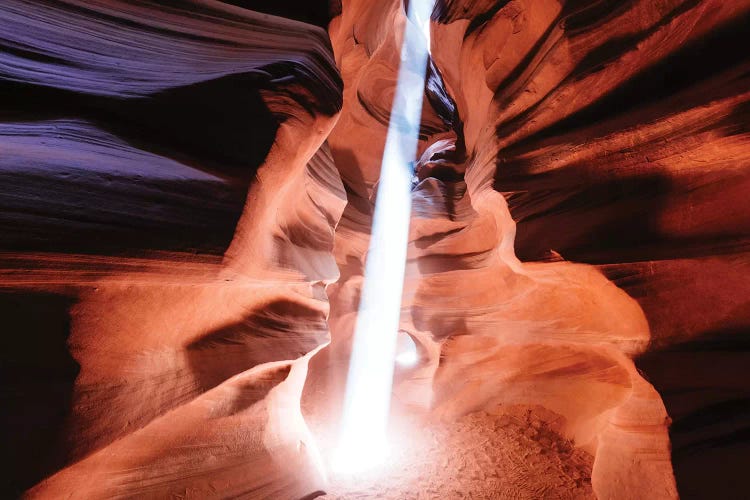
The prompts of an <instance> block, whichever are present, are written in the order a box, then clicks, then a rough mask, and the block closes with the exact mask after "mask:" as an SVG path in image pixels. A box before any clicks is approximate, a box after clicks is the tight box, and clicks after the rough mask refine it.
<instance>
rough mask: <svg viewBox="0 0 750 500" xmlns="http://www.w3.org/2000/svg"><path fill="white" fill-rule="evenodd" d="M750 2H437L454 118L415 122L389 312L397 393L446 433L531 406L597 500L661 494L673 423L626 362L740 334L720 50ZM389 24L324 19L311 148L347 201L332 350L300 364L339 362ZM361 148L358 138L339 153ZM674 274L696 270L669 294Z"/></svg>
mask: <svg viewBox="0 0 750 500" xmlns="http://www.w3.org/2000/svg"><path fill="white" fill-rule="evenodd" d="M748 8H750V4H748V2H737V3H726V2H711V1H697V2H681V1H673V2H660V3H653V2H645V1H643V2H639V1H632V2H616V3H615V2H594V1H592V2H559V1H556V0H538V1H536V0H535V1H512V2H447V1H446V2H439V4H438V6H437V7H436V9H435V11H434V13H433V21H435V22H434V23H433V25H432V30H431V35H432V63H431V67H434V68H435V69H436V70H437V71H438V72H439V74H440V75H441V82H440V86H441V88H442V90H441V91H440V92H434V90H433V95H441V94H442V95H445V96H448V102H451V103H454V106H455V112H454V114H453V115H452V116H453V117H454V118H453V119H452V120H447V119H444V120H443V123H444V125H443V126H444V127H447V128H445V129H443V130H438V129H434V130H431V129H429V128H428V125H429V123H430V120H429V118H427V117H425V118H424V122H423V136H422V137H421V144H420V153H422V152H424V153H423V154H422V159H421V160H420V162H419V163H418V168H419V169H420V172H419V173H418V175H419V179H420V181H421V182H420V183H419V184H418V186H417V187H416V188H415V189H414V191H413V193H414V194H413V204H414V205H413V211H412V224H411V238H410V240H411V243H410V248H409V264H408V266H407V277H406V280H405V294H404V304H403V310H402V328H403V329H404V330H406V331H408V332H409V333H410V334H411V335H412V336H413V337H414V338H416V339H418V341H419V343H420V346H419V350H420V353H421V355H422V363H421V364H420V365H419V366H418V367H417V368H415V369H413V370H406V371H403V370H402V371H401V372H399V374H397V384H396V388H395V394H396V398H397V399H398V400H399V401H401V402H402V403H404V404H406V405H416V406H419V407H421V408H423V410H422V411H427V412H428V413H431V414H434V415H438V416H441V417H442V418H443V419H445V421H453V420H455V419H456V418H459V417H461V416H462V415H466V414H468V413H471V412H476V411H486V410H490V409H493V408H495V407H497V406H498V405H500V406H508V405H517V404H521V405H525V404H530V405H541V406H543V407H545V408H547V409H548V410H551V411H552V412H553V413H554V414H556V415H558V416H560V417H562V419H563V421H564V424H563V425H562V432H563V434H564V435H565V436H567V437H569V438H571V439H573V440H574V442H575V444H576V446H579V447H582V448H583V449H585V450H587V451H589V452H591V453H592V454H593V455H594V463H593V470H592V475H591V481H592V485H593V491H594V493H595V494H596V495H597V496H598V497H600V498H638V497H643V496H648V497H650V498H676V497H677V488H676V483H675V478H674V474H673V470H672V464H671V458H672V457H671V454H670V441H669V435H668V425H669V422H670V419H669V417H668V415H667V411H666V408H665V406H664V403H663V402H662V400H661V398H660V397H659V393H657V391H656V390H655V389H654V387H653V386H652V385H651V384H650V383H649V382H648V381H647V380H646V379H644V377H643V375H642V374H641V373H640V372H639V370H638V369H637V368H636V366H635V363H634V360H637V359H638V357H639V356H641V355H643V354H644V353H645V352H647V351H649V350H653V349H655V348H657V347H658V346H660V345H664V344H665V343H674V342H681V341H684V340H685V339H687V338H691V337H693V336H695V335H706V334H710V333H711V329H712V328H717V329H720V328H722V327H723V325H724V324H726V321H727V320H729V322H731V324H733V325H745V324H746V323H745V320H746V318H745V316H746V315H745V314H744V313H743V312H742V311H744V310H745V309H746V308H745V307H744V306H745V305H746V304H745V302H746V300H745V298H746V294H743V293H742V291H744V289H745V288H746V287H745V286H744V285H743V284H742V283H739V281H738V282H737V283H736V284H735V283H733V282H734V281H735V280H732V278H731V277H730V274H729V270H730V269H735V270H738V271H740V270H741V269H744V267H746V266H745V264H746V254H745V253H744V250H745V249H744V246H745V243H744V238H745V233H746V232H745V231H744V229H743V228H744V227H745V225H746V222H747V221H746V217H745V216H744V214H746V213H747V211H746V210H744V211H743V210H742V207H743V206H744V205H745V204H746V203H745V201H746V200H745V198H744V197H742V198H741V195H740V194H739V193H740V192H742V189H743V188H742V186H744V183H745V180H746V179H747V175H746V174H745V171H744V170H743V169H744V167H745V163H746V161H745V156H746V152H747V151H748V148H747V145H748V137H747V131H746V127H745V126H744V123H745V122H746V120H745V119H744V118H746V117H745V107H746V106H744V103H745V100H746V97H745V92H746V88H747V82H746V81H745V77H746V73H747V67H746V66H747V59H746V57H745V56H744V55H743V54H738V53H737V52H736V51H735V50H731V47H732V46H734V45H735V44H736V43H737V42H738V40H742V39H743V38H742V37H743V36H744V35H742V34H741V33H740V31H741V30H740V28H739V27H740V26H741V25H742V24H743V22H744V21H745V20H746V18H747V13H748ZM403 22H405V20H404V14H403V10H402V7H401V4H400V3H399V2H390V3H388V7H381V8H378V9H376V8H374V7H372V6H371V5H367V4H365V3H362V2H357V1H350V2H343V6H342V13H341V15H340V16H339V17H338V18H335V19H334V20H333V21H332V23H331V25H330V27H329V32H330V33H331V39H332V41H333V46H334V51H335V53H336V60H337V62H338V64H339V66H340V68H341V72H342V75H343V78H344V82H345V98H344V108H343V111H342V115H341V118H340V119H339V122H338V124H337V126H336V127H335V128H334V130H333V132H332V134H331V136H330V138H329V140H330V142H331V145H332V149H333V155H334V158H336V161H337V166H338V167H339V169H340V171H341V172H342V178H343V180H344V184H345V186H346V188H347V192H348V194H349V201H350V203H349V205H347V208H346V210H345V211H344V215H343V218H342V221H341V223H340V224H339V227H338V229H337V234H336V246H335V250H336V255H337V262H338V264H339V268H340V269H341V279H340V280H339V282H338V283H336V284H335V285H334V286H332V287H331V288H330V292H329V295H330V297H331V303H332V313H331V314H332V316H331V325H332V333H333V342H332V345H331V347H330V348H329V349H328V350H327V351H324V352H322V353H321V354H319V355H318V356H317V357H321V359H325V360H327V361H326V362H325V363H324V362H322V361H321V363H320V364H321V366H325V365H326V363H328V364H333V365H337V366H339V368H338V370H339V372H345V369H344V368H341V366H342V365H345V360H346V357H347V354H346V353H347V350H348V348H349V347H348V346H349V342H350V337H351V335H352V333H353V326H354V323H355V322H354V314H355V312H356V305H357V302H358V293H359V292H358V290H359V287H360V286H361V282H362V278H363V276H362V275H363V269H364V260H365V258H366V250H367V243H368V232H369V224H370V222H371V221H370V218H371V214H372V201H373V199H374V197H373V195H372V193H373V191H374V190H375V189H376V183H377V173H378V171H379V156H378V155H376V154H373V152H378V151H382V148H383V142H382V141H383V140H384V137H385V123H386V117H387V116H388V114H387V113H388V109H389V104H390V100H391V96H390V94H389V93H388V89H389V88H392V86H393V83H392V82H393V80H394V78H395V75H396V72H397V68H398V61H397V60H396V59H395V54H396V53H397V48H398V47H399V43H400V31H401V30H400V26H401V24H402V23H403ZM386 48H387V51H388V52H387V53H389V54H391V56H390V58H389V57H387V55H386ZM696 56H700V57H704V56H708V57H709V58H711V62H706V64H697V63H696V61H695V57H696ZM699 66H700V67H699ZM434 87H436V84H433V88H434ZM354 96H356V99H355V98H354ZM428 111H429V110H428ZM439 116H441V117H442V116H445V114H442V115H439ZM377 130H379V131H380V133H375V131H377ZM430 132H432V133H430ZM357 137H363V138H365V137H366V139H365V140H360V141H358V142H357V147H354V146H353V145H352V141H353V139H352V138H357ZM438 152H442V153H443V154H445V152H450V155H449V156H448V157H441V156H440V155H439V154H438V155H436V153H438ZM440 167H442V168H440ZM446 169H447V171H448V172H450V174H449V175H448V174H446V173H445V172H446ZM662 179H663V180H662ZM694 193H695V194H694ZM725 196H726V197H727V198H726V199H725V198H724V197H725ZM725 203H726V206H725V205H724V204H725ZM657 204H658V205H657ZM662 206H663V207H664V208H662ZM686 211H688V212H689V214H690V215H686V214H685V212H686ZM725 211H728V212H729V213H727V214H726V215H723V213H724V212H725ZM719 214H721V215H719ZM719 219H721V220H720V221H719ZM714 221H715V222H714ZM682 235H685V236H684V237H683V236H682ZM687 242H690V243H688V244H685V243H687ZM707 252H717V254H719V255H716V256H715V257H713V258H711V260H708V259H705V258H702V257H703V256H706V255H708V253H707ZM738 252H739V253H738ZM725 256H726V257H725ZM519 257H520V260H519ZM675 257H680V258H682V260H680V261H672V260H670V259H674V258H675ZM693 257H701V259H700V260H691V259H692V258H693ZM566 258H571V259H572V260H575V261H578V262H579V263H572V262H566V261H565V260H564V259H566ZM725 259H727V260H725ZM634 260H636V261H641V262H637V263H633V261H634ZM523 261H537V262H533V263H532V262H526V263H524V262H523ZM722 261H723V262H726V264H722V263H721V262H722ZM671 262H674V264H672V263H671ZM730 262H731V264H730ZM585 263H590V264H607V265H605V266H603V267H601V268H599V269H597V268H596V267H593V266H590V265H586V264H585ZM709 263H710V265H711V266H712V269H713V270H714V271H716V272H717V273H719V276H724V278H723V279H729V280H731V281H732V284H731V286H729V287H728V289H727V292H726V293H720V292H719V291H718V289H717V285H716V283H717V282H716V281H714V280H713V278H709V276H712V274H711V273H712V271H706V272H705V273H703V272H701V271H699V266H703V265H708V264H709ZM736 266H739V267H736ZM661 269H664V271H660V270H661ZM678 269H680V270H682V269H686V270H687V269H690V270H691V271H692V273H693V275H694V276H696V278H695V280H694V281H693V280H690V281H688V282H687V283H686V286H687V289H686V290H685V291H684V292H683V291H681V286H680V285H678V284H676V283H675V280H677V279H678V278H677V273H678V272H680V271H678ZM693 270H694V271H693ZM742 275H743V273H742V272H741V271H740V272H739V273H738V276H742ZM703 276H705V278H701V277H703ZM608 278H609V279H608ZM610 279H611V280H613V281H614V284H613V282H611V281H610ZM710 283H713V284H710ZM615 285H618V286H620V287H621V288H623V289H624V291H625V292H628V293H629V295H628V294H626V293H624V291H623V290H622V289H618V288H617V287H616V286H615ZM693 290H694V291H695V292H698V291H705V292H707V293H708V294H709V295H708V296H706V297H700V298H699V299H697V300H698V301H699V303H703V302H704V301H705V303H706V306H705V307H703V306H701V309H699V311H700V312H699V311H695V312H693V311H688V310H689V309H690V304H691V301H692V300H696V299H692V298H688V297H689V295H690V293H691V291H693ZM729 290H731V292H730V291H729ZM649 292H651V293H649ZM717 294H718V295H717ZM662 298H663V299H665V300H667V302H666V304H665V303H663V302H662V301H661V299H662ZM634 299H636V300H634ZM678 304H679V305H678ZM709 304H714V306H713V307H712V306H710V305H709ZM665 305H666V306H667V307H668V308H667V309H666V310H664V309H662V307H663V306H665ZM709 309H710V310H709ZM683 310H684V313H680V312H679V311H683ZM644 312H645V314H644ZM685 315H686V316H685ZM699 316H700V318H699ZM704 318H705V319H704ZM729 318H731V319H729ZM706 323H710V324H711V325H714V326H713V327H707V326H706ZM699 325H700V326H699ZM720 325H722V326H720ZM739 328H744V326H740V327H739ZM644 359H646V358H644ZM313 366H314V368H313V372H315V371H316V370H317V369H318V368H317V367H316V364H315V363H314V365H313ZM644 366H646V365H644ZM648 366H651V367H652V366H653V362H652V364H650V365H648ZM326 369H330V368H320V370H321V371H323V372H325V371H326ZM653 373H654V372H653V371H652V372H649V377H651V376H652V374H653ZM656 374H657V375H658V371H657V372H656ZM313 375H315V374H314V373H313ZM321 377H323V376H321ZM341 378H342V376H341V375H338V376H333V377H331V376H330V375H329V380H328V381H326V382H314V381H316V380H320V379H318V378H317V377H316V376H313V378H311V382H309V385H310V386H311V389H310V394H311V398H313V396H312V394H315V393H316V391H318V389H317V383H321V384H324V385H325V384H326V383H327V384H329V385H332V386H336V384H339V386H340V384H341V382H340V380H341ZM660 382H661V380H660ZM726 384H728V385H727V387H729V385H730V382H726ZM334 406H335V404H334ZM402 411H405V410H402ZM678 472H679V471H678ZM681 480H682V479H681ZM519 486H520V485H519ZM371 491H372V490H371ZM558 494H560V495H565V493H564V492H558ZM366 496H367V495H366V494H365V495H364V497H366Z"/></svg>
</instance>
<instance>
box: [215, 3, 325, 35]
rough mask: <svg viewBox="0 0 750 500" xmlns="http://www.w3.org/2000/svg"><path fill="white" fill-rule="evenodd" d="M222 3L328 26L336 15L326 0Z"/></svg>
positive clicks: (323, 26)
mask: <svg viewBox="0 0 750 500" xmlns="http://www.w3.org/2000/svg"><path fill="white" fill-rule="evenodd" d="M222 1H223V2H224V3H229V4H232V5H237V6H239V7H243V8H245V9H248V10H254V11H255V12H262V13H264V14H271V15H274V16H279V17H285V18H287V19H294V20H295V21H302V22H303V23H307V24H313V25H315V26H320V27H321V28H323V29H326V28H327V27H328V23H329V22H330V21H331V18H332V17H333V15H338V13H339V12H340V6H339V7H338V11H337V9H336V6H335V5H329V1H328V0H222Z"/></svg>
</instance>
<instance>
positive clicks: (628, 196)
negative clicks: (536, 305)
mask: <svg viewBox="0 0 750 500" xmlns="http://www.w3.org/2000/svg"><path fill="white" fill-rule="evenodd" d="M501 170H502V169H501V168H500V169H498V176H497V179H496V183H495V189H496V190H498V191H506V192H510V193H511V194H509V195H506V199H507V200H508V206H509V208H510V211H511V215H512V216H513V218H514V220H516V222H517V227H516V231H517V232H516V240H515V248H516V255H517V256H518V257H519V258H520V259H521V260H524V261H532V260H545V259H547V255H548V252H549V251H550V250H554V251H555V252H559V253H560V254H561V255H562V256H563V257H564V258H565V259H567V260H573V261H579V262H587V263H606V262H622V261H623V260H624V255H625V254H628V253H631V254H633V253H637V252H638V251H639V249H640V248H642V247H644V246H646V245H651V244H654V242H658V240H659V239H660V237H661V236H660V234H659V228H658V225H657V220H658V216H659V214H660V213H661V210H662V207H663V204H664V202H665V199H666V196H667V195H668V194H669V193H670V191H671V189H672V184H671V182H670V180H669V178H668V177H667V176H665V175H659V174H658V173H652V174H650V175H642V176H638V177H632V178H629V179H628V178H625V179H611V180H601V179H600V180H599V181H589V182H588V183H587V182H586V179H587V176H586V175H585V173H584V172H582V171H580V172H579V171H576V169H575V168H568V169H565V170H559V171H553V172H548V173H544V174H539V175H535V176H529V177H528V178H524V177H523V176H513V177H510V176H508V177H505V176H503V175H502V172H501Z"/></svg>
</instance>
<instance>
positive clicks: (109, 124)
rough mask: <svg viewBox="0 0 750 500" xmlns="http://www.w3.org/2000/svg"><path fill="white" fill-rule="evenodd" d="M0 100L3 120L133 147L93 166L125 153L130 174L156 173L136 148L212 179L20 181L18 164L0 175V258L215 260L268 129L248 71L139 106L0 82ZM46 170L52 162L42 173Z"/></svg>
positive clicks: (79, 173)
mask: <svg viewBox="0 0 750 500" xmlns="http://www.w3.org/2000/svg"><path fill="white" fill-rule="evenodd" d="M0 95H1V96H2V97H0V104H2V109H3V111H1V112H0V118H1V119H2V120H3V121H6V122H11V123H12V122H15V123H36V122H41V121H48V120H57V119H68V120H83V121H85V122H87V123H91V124H93V125H94V126H96V127H97V128H99V129H101V130H103V131H104V132H106V133H109V134H112V135H114V136H115V137H117V138H119V139H121V140H123V141H125V142H126V143H127V144H128V145H129V146H132V147H133V149H132V150H119V149H117V147H116V146H112V147H108V149H106V150H105V151H106V154H105V153H102V154H101V158H99V159H97V161H103V162H106V161H107V159H108V156H107V155H108V154H111V155H113V158H116V157H119V156H121V155H129V156H128V161H132V163H133V166H134V168H135V169H136V170H139V169H140V171H142V170H143V169H144V168H145V169H146V170H147V169H149V168H153V169H156V168H158V167H156V166H152V164H151V163H149V161H153V157H150V156H146V155H144V156H143V158H139V156H138V155H139V151H147V152H150V153H153V154H156V155H159V156H162V157H165V158H169V159H172V160H175V161H177V162H180V163H182V164H184V165H187V166H189V167H192V168H197V169H199V170H202V171H205V172H208V173H209V174H212V175H216V176H218V177H219V178H217V179H216V180H212V181H209V180H205V181H204V180H198V179H181V178H179V177H175V178H168V177H167V178H164V177H161V176H159V172H158V171H154V176H153V177H152V176H149V175H147V174H146V175H142V174H140V173H139V174H138V175H136V174H133V175H132V176H128V174H127V173H113V174H108V173H102V172H91V171H87V170H86V169H85V165H70V167H71V168H72V167H78V170H73V171H74V172H76V173H75V174H74V175H71V174H69V173H67V171H66V172H58V171H57V170H58V169H59V167H55V166H52V167H49V170H47V171H44V170H45V168H46V167H47V166H46V165H44V164H40V165H34V167H35V168H36V169H37V170H35V171H34V172H33V173H29V174H26V173H25V172H24V170H25V169H24V168H22V167H21V166H20V165H19V168H18V171H15V170H11V171H8V172H0V176H1V177H2V186H3V188H2V190H0V246H1V247H2V248H3V249H5V250H16V251H57V252H76V253H113V254H128V253H132V252H133V251H140V250H167V251H195V252H201V253H213V254H222V253H223V252H224V251H225V250H226V248H227V247H228V246H229V244H230V242H231V240H232V236H233V234H234V230H235V226H236V223H237V221H238V219H239V217H240V215H241V213H242V210H243V207H244V202H245V196H246V192H247V187H248V185H249V184H250V183H251V182H252V179H253V178H254V176H255V173H256V172H257V169H258V167H259V166H260V165H261V164H262V163H263V161H264V160H265V157H266V156H267V154H268V151H269V150H270V147H271V144H272V143H273V141H274V139H275V135H276V130H277V127H278V123H277V121H276V119H275V118H274V117H273V116H272V114H271V113H270V111H269V110H268V108H267V107H266V105H265V103H264V102H263V100H262V98H261V97H260V93H259V91H258V82H257V78H256V77H255V76H254V75H249V74H244V75H232V76H228V77H225V78H221V79H218V80H212V81H208V82H202V83H199V84H195V85H190V86H186V87H180V88H175V89H170V90H167V91H164V92H161V93H158V94H154V95H153V96H149V97H145V98H139V99H116V98H109V97H101V96H91V95H82V94H77V93H74V92H69V91H64V90H58V89H51V88H44V87H39V86H30V85H19V84H15V83H9V82H2V83H0ZM53 138H54V136H53ZM86 139H87V138H85V137H84V138H82V140H86ZM33 140H35V141H41V142H43V141H44V137H43V136H39V137H35V138H33ZM71 140H72V139H71ZM88 140H90V141H92V142H94V141H96V138H92V137H89V138H88ZM29 147H30V148H33V146H31V145H30V146H29ZM72 153H74V155H75V154H77V153H76V151H72ZM131 156H132V160H131V159H130V157H131ZM74 157H75V156H74ZM55 161H57V159H56V158H55V159H52V158H51V159H50V162H51V165H55ZM73 161H74V160H73ZM118 161H121V160H118ZM81 167H83V168H82V169H81Z"/></svg>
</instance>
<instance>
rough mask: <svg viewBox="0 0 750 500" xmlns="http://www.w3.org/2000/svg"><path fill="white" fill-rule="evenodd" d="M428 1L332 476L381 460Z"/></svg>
mask: <svg viewBox="0 0 750 500" xmlns="http://www.w3.org/2000/svg"><path fill="white" fill-rule="evenodd" d="M433 6H434V0H411V1H410V2H409V9H408V14H407V17H408V19H407V20H406V22H405V28H404V39H403V44H402V46H401V64H400V67H399V73H398V82H397V84H396V93H395V96H394V99H393V106H392V109H391V119H390V123H389V126H388V135H387V136H386V143H385V150H384V152H383V160H382V164H381V170H380V183H379V185H378V188H377V196H376V200H375V212H374V215H373V225H372V233H371V237H370V246H369V250H368V253H367V261H366V263H365V279H364V284H363V286H362V295H361V299H360V304H359V314H358V315H357V322H356V326H355V333H354V343H353V346H352V355H351V360H350V364H349V378H348V380H347V387H346V394H345V399H344V413H343V416H342V428H341V434H340V442H339V446H338V448H337V450H336V452H335V455H334V460H333V468H334V471H336V472H358V471H363V470H365V469H368V468H370V467H372V466H375V465H377V464H379V463H381V462H382V461H383V460H384V459H385V458H386V456H387V453H388V445H387V443H388V440H387V426H388V414H389V411H390V403H391V391H392V385H393V370H394V362H395V358H396V336H397V332H398V327H399V319H400V316H401V296H402V293H403V286H404V269H405V267H406V249H407V244H408V236H409V220H410V215H411V181H412V176H413V172H412V167H411V165H412V162H413V161H414V160H415V159H416V153H417V141H418V136H419V124H420V118H421V115H422V99H423V95H424V83H425V71H426V67H427V57H428V54H429V46H430V39H429V22H430V14H431V13H432V9H433Z"/></svg>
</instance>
